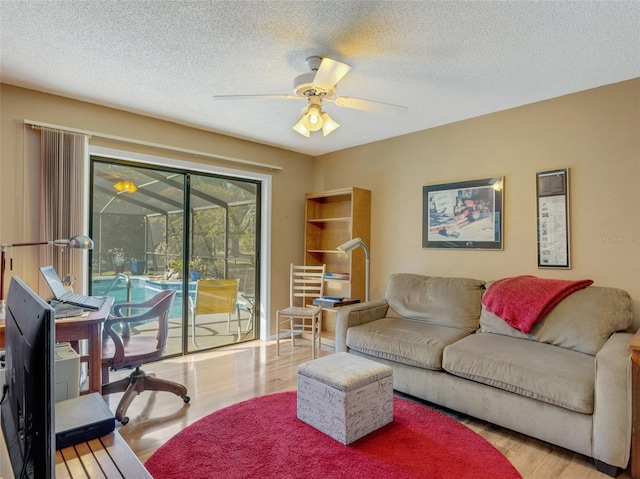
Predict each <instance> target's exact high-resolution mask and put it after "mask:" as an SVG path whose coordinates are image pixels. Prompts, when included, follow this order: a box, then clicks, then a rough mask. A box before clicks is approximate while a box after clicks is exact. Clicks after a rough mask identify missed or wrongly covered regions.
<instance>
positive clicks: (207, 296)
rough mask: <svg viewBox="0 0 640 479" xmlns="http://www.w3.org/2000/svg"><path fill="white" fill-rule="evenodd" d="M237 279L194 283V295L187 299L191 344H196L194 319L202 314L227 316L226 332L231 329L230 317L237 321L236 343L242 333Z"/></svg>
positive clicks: (238, 281) (202, 280)
mask: <svg viewBox="0 0 640 479" xmlns="http://www.w3.org/2000/svg"><path fill="white" fill-rule="evenodd" d="M239 284H240V280H239V279H201V280H199V281H198V282H197V283H196V295H195V299H194V300H193V301H192V300H191V297H189V310H190V312H191V342H192V343H193V345H194V346H196V347H200V346H198V344H197V342H196V319H197V317H198V316H200V315H202V314H227V332H229V331H230V329H231V315H232V314H233V313H235V314H236V317H237V321H238V341H239V340H240V335H241V333H242V331H241V327H240V306H239V305H238V286H239Z"/></svg>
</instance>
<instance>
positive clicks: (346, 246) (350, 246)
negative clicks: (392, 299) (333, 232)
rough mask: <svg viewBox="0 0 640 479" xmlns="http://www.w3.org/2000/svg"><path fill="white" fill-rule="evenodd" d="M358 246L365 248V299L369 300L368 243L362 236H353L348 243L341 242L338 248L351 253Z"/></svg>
mask: <svg viewBox="0 0 640 479" xmlns="http://www.w3.org/2000/svg"><path fill="white" fill-rule="evenodd" d="M358 246H362V249H363V250H364V258H365V273H366V274H365V276H366V278H365V281H366V283H365V301H369V248H367V245H366V244H364V241H362V239H360V238H353V239H351V240H349V241H347V242H346V243H343V244H341V245H340V246H338V250H339V251H342V252H343V253H349V252H351V251H353V250H354V249H356V248H357V247H358Z"/></svg>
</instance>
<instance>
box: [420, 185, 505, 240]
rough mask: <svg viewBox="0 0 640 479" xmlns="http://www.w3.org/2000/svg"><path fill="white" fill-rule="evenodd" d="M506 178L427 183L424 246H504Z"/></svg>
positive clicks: (423, 224)
mask: <svg viewBox="0 0 640 479" xmlns="http://www.w3.org/2000/svg"><path fill="white" fill-rule="evenodd" d="M503 195H504V177H496V178H486V179H482V180H470V181H460V182H457V183H446V184H442V185H429V186H424V187H423V191H422V247H423V248H469V249H495V250H501V249H502V226H503V221H504V217H503V213H502V212H503V204H502V203H503V201H502V199H503Z"/></svg>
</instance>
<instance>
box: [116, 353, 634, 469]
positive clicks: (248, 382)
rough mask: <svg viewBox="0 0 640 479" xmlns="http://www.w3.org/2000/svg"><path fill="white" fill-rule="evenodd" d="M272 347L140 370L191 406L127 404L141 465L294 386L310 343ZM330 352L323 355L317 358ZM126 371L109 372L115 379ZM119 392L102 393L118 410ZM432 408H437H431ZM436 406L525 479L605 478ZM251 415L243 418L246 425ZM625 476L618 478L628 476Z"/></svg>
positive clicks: (540, 445) (167, 397)
mask: <svg viewBox="0 0 640 479" xmlns="http://www.w3.org/2000/svg"><path fill="white" fill-rule="evenodd" d="M280 349H281V352H280V356H279V357H276V355H275V342H273V341H271V342H262V341H251V342H247V343H241V344H236V345H233V346H229V347H225V348H220V349H217V350H214V351H210V352H202V353H198V354H194V355H190V356H183V357H180V358H173V359H166V360H163V361H159V362H156V363H153V364H149V365H146V367H145V368H144V369H145V370H146V371H148V372H154V373H155V374H156V375H157V376H158V377H162V378H166V379H171V380H174V381H177V382H180V383H182V384H184V385H185V386H186V387H187V389H188V390H189V396H190V397H191V402H190V403H189V404H188V405H184V403H183V402H182V400H181V399H180V398H178V397H177V396H174V395H172V394H170V393H150V392H143V393H142V394H141V395H140V396H138V397H137V398H135V399H134V401H133V403H132V405H131V406H130V407H129V411H128V416H129V418H130V422H129V424H127V425H125V426H118V427H119V431H120V433H121V434H122V436H123V437H124V438H125V440H126V441H127V443H128V444H129V446H130V447H131V448H132V449H133V451H134V452H135V453H136V455H137V456H138V457H139V458H140V460H141V461H142V462H144V461H146V460H147V459H148V458H149V457H150V456H151V454H153V452H154V451H155V450H156V449H157V448H158V447H160V446H161V445H162V444H163V443H164V442H166V441H167V440H168V439H169V438H171V437H172V436H173V435H174V434H176V433H178V432H179V431H181V430H182V429H184V428H185V427H186V426H188V425H189V424H192V423H193V422H195V421H197V420H198V419H200V418H202V417H204V416H206V415H208V414H210V413H212V412H214V411H216V410H218V409H221V408H224V407H226V406H229V405H231V404H234V403H237V402H239V401H243V400H246V399H250V398H253V397H257V396H262V395H264V394H271V393H276V392H282V391H290V390H295V389H296V368H297V366H298V364H300V363H302V362H304V361H307V360H309V359H310V346H309V345H308V343H305V342H299V344H298V343H297V345H296V346H295V347H294V348H292V347H291V346H290V343H289V342H286V341H285V342H284V343H283V342H281V343H280ZM327 354H331V351H329V350H323V351H322V352H321V355H323V356H324V355H327ZM122 375H123V374H122V373H118V374H113V375H112V379H116V378H118V377H121V376H122ZM120 396H121V394H113V395H111V396H105V399H107V401H108V402H109V405H110V407H111V409H112V410H115V408H116V405H117V402H118V400H119V398H120ZM432 407H435V406H433V405H432ZM435 408H436V409H438V410H440V411H442V412H445V413H447V414H449V415H451V416H452V417H454V418H456V419H457V420H459V421H460V422H462V423H463V424H465V425H466V426H467V427H469V428H470V429H472V430H473V431H475V432H477V433H478V434H480V435H481V436H483V437H484V438H485V439H486V440H487V441H489V442H490V443H491V444H493V445H494V446H495V447H496V448H497V449H499V450H500V451H501V452H502V453H503V454H504V455H505V456H506V457H507V459H509V461H511V463H512V464H513V465H514V466H515V467H516V469H518V471H519V472H520V474H522V477H523V478H524V479H551V478H553V479H606V478H608V477H609V476H606V475H605V474H601V473H599V472H598V471H596V469H595V467H594V465H593V463H592V461H591V460H589V458H587V457H585V456H582V455H579V454H575V453H572V452H570V451H567V450H565V449H562V448H559V447H555V446H552V445H550V444H547V443H544V442H541V441H538V440H535V439H532V438H529V437H527V436H523V435H521V434H518V433H515V432H512V431H509V430H507V429H503V428H501V427H498V426H494V425H492V424H489V423H486V422H484V421H480V420H477V419H474V418H470V417H467V416H464V415H461V414H458V413H455V412H452V411H448V410H443V409H442V408H438V407H435ZM250 421H251V418H247V427H249V425H250ZM630 477H631V476H630V475H629V472H628V471H627V472H625V473H623V474H622V475H620V476H619V478H620V479H630Z"/></svg>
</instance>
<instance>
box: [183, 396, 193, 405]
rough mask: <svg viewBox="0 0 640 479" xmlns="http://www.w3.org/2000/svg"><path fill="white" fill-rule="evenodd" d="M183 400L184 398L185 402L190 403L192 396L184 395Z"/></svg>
mask: <svg viewBox="0 0 640 479" xmlns="http://www.w3.org/2000/svg"><path fill="white" fill-rule="evenodd" d="M182 400H183V401H184V402H185V403H188V402H189V401H191V398H190V397H189V396H185V397H183V398H182Z"/></svg>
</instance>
